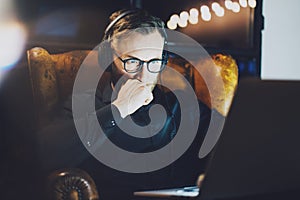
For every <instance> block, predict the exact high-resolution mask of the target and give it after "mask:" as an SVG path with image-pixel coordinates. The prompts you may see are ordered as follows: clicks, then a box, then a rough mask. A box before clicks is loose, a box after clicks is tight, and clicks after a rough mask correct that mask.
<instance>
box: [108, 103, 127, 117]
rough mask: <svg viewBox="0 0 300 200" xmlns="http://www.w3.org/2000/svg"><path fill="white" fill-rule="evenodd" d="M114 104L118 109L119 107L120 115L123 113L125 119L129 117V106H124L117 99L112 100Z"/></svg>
mask: <svg viewBox="0 0 300 200" xmlns="http://www.w3.org/2000/svg"><path fill="white" fill-rule="evenodd" d="M111 104H112V105H114V106H115V107H116V108H117V109H118V111H119V113H120V115H121V117H122V118H123V119H124V118H125V117H127V115H128V108H127V106H122V105H120V104H119V103H118V102H116V101H114V102H112V103H111Z"/></svg>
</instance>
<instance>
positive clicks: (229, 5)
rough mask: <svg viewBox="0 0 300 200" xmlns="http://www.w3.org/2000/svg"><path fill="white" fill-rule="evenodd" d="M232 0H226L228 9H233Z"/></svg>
mask: <svg viewBox="0 0 300 200" xmlns="http://www.w3.org/2000/svg"><path fill="white" fill-rule="evenodd" d="M232 3H233V2H232V1H231V0H225V7H226V8H227V9H228V10H232Z"/></svg>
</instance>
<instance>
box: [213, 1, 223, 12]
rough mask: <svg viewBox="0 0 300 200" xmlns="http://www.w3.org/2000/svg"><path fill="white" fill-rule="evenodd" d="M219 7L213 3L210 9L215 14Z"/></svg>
mask: <svg viewBox="0 0 300 200" xmlns="http://www.w3.org/2000/svg"><path fill="white" fill-rule="evenodd" d="M220 7H221V6H220V4H219V3H217V2H214V3H212V4H211V9H212V10H213V11H215V12H216V11H217V10H219V8H220Z"/></svg>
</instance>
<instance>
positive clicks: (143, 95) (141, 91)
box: [112, 79, 153, 118]
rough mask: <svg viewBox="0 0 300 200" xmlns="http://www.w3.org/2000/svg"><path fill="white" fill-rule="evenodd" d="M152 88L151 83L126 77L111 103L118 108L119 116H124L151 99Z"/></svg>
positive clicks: (146, 103)
mask: <svg viewBox="0 0 300 200" xmlns="http://www.w3.org/2000/svg"><path fill="white" fill-rule="evenodd" d="M152 89H153V84H147V83H142V82H140V81H139V80H137V79H128V80H127V81H126V82H125V84H124V85H123V86H122V87H121V89H120V91H119V93H118V96H117V99H116V100H115V101H114V102H112V104H113V105H115V106H116V107H117V108H118V110H119V112H120V114H121V117H122V118H125V117H126V116H128V115H130V114H132V113H134V112H135V111H136V110H137V109H139V108H140V107H142V106H143V105H148V104H149V103H150V102H151V101H152V100H153V94H152Z"/></svg>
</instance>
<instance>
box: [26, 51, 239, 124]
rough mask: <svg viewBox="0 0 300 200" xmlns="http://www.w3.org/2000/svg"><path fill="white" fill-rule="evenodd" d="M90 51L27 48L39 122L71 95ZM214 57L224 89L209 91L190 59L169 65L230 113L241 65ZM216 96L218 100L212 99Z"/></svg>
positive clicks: (212, 75) (205, 99) (199, 93)
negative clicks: (56, 52) (57, 51)
mask: <svg viewBox="0 0 300 200" xmlns="http://www.w3.org/2000/svg"><path fill="white" fill-rule="evenodd" d="M90 52H91V51H89V50H74V51H69V52H64V53H59V54H50V53H49V52H48V51H47V50H45V49H44V48H41V47H35V48H32V49H29V50H28V51H27V57H28V65H29V73H30V79H31V84H32V91H33V97H34V101H35V102H34V103H35V105H36V109H38V112H37V113H38V116H37V117H38V118H39V119H38V121H39V123H40V124H39V125H42V124H43V123H46V122H47V120H49V119H51V117H52V116H55V112H56V111H57V110H56V109H57V107H58V105H59V104H60V103H62V102H64V101H65V100H66V99H67V98H68V97H69V96H70V95H71V93H72V88H73V84H74V81H75V78H76V74H77V71H78V69H79V67H80V65H81V64H82V62H83V61H84V59H85V58H86V57H87V55H88V54H89V53H90ZM210 59H211V58H208V59H207V62H206V61H205V60H204V61H202V62H201V63H199V64H200V65H201V66H204V67H209V66H208V62H209V61H208V60H210ZM212 59H213V61H214V64H215V65H216V66H217V67H218V70H217V71H212V72H209V73H208V75H207V76H208V78H209V79H210V80H214V79H215V78H216V77H221V78H222V80H223V82H224V88H218V87H214V90H213V91H208V88H207V85H206V83H205V81H204V79H203V77H202V75H200V74H199V73H198V72H197V70H195V69H194V67H193V66H191V65H190V64H189V63H187V62H186V61H184V60H180V59H170V60H169V64H168V66H171V67H172V68H175V69H176V70H177V71H179V72H180V73H182V74H183V75H184V76H185V77H186V78H187V79H188V80H189V81H190V83H191V84H192V86H193V88H194V89H195V93H196V95H197V97H198V98H199V99H200V100H201V101H203V102H204V103H205V104H206V105H208V106H209V107H210V108H212V109H215V110H217V111H218V112H219V113H221V114H222V115H223V116H226V115H227V114H228V112H229V109H230V105H231V102H232V100H233V97H234V93H235V90H236V86H237V83H238V68H237V64H236V62H235V60H234V59H233V58H232V57H231V56H228V55H223V54H216V55H213V56H212ZM166 73H167V72H166ZM166 77H168V76H166ZM167 81H171V82H173V83H176V84H180V80H174V79H172V77H170V78H168V79H167ZM211 93H212V94H211ZM211 97H213V98H211ZM212 99H213V101H214V102H212ZM224 102H225V103H224ZM45 116H47V117H45Z"/></svg>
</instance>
